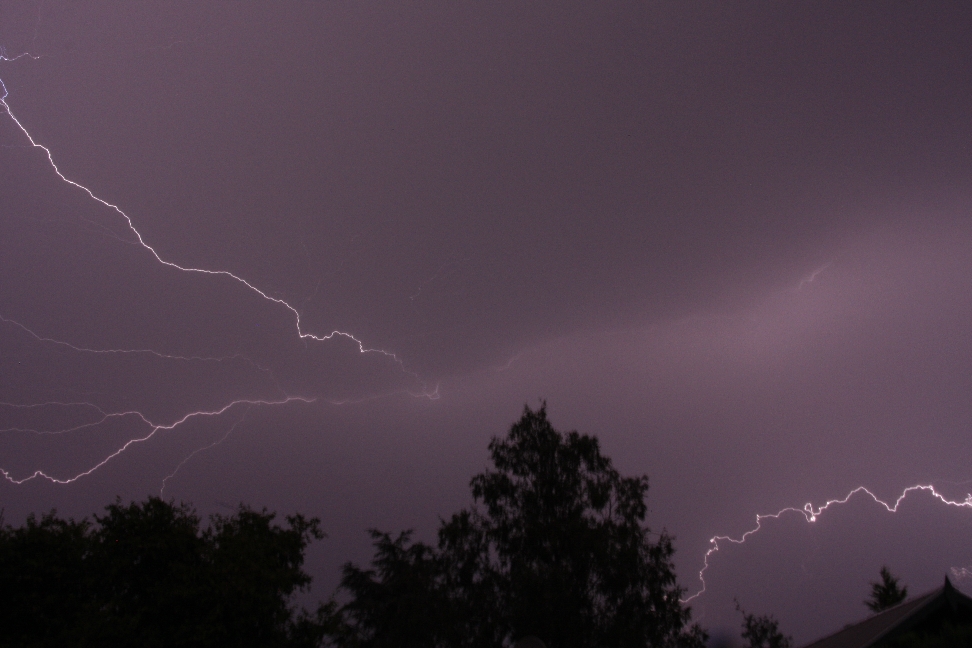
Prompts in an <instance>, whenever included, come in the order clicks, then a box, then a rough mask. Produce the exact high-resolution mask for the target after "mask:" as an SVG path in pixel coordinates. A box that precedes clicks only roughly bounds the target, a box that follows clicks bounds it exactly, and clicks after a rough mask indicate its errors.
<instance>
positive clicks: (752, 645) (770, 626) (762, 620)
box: [736, 602, 793, 648]
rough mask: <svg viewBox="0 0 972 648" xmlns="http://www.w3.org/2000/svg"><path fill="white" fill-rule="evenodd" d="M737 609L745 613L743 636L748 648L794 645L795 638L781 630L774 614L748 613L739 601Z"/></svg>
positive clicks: (779, 647) (782, 647) (775, 647)
mask: <svg viewBox="0 0 972 648" xmlns="http://www.w3.org/2000/svg"><path fill="white" fill-rule="evenodd" d="M736 610H738V611H739V612H740V613H741V614H742V615H743V622H742V638H743V640H744V641H745V642H746V646H748V648H790V646H792V645H793V638H792V637H789V636H787V635H784V634H783V633H782V632H781V631H780V624H779V621H777V620H776V619H775V618H774V617H773V616H772V615H763V616H756V615H755V614H751V613H748V612H746V611H745V610H743V609H742V607H740V606H739V603H738V602H737V603H736Z"/></svg>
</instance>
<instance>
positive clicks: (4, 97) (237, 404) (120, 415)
mask: <svg viewBox="0 0 972 648" xmlns="http://www.w3.org/2000/svg"><path fill="white" fill-rule="evenodd" d="M39 58H41V57H40V56H35V55H33V54H30V53H28V52H24V53H22V54H18V55H16V56H9V55H8V54H7V51H6V50H5V49H4V48H3V47H2V46H0V63H13V62H15V61H19V60H21V59H27V60H37V59H39ZM8 97H9V91H8V89H7V86H6V84H5V83H4V82H3V80H2V79H0V107H2V112H3V113H5V114H6V116H7V117H8V118H9V119H10V121H11V122H12V123H13V124H14V125H15V126H16V128H17V129H18V130H19V131H20V132H21V133H22V134H23V137H24V138H25V139H26V142H27V143H29V148H34V149H39V150H41V151H43V153H44V155H45V157H46V158H47V161H48V163H49V164H50V167H51V169H52V170H53V172H54V173H55V174H56V176H57V177H58V178H59V179H60V180H61V181H62V182H64V183H66V184H68V185H70V186H71V187H73V188H75V189H77V190H79V191H81V192H83V193H84V194H85V195H87V197H88V198H89V199H91V200H93V201H95V202H97V203H99V204H101V205H102V206H104V207H106V208H108V209H109V210H111V211H112V212H114V213H115V214H116V215H117V216H119V217H121V219H122V220H123V221H124V223H125V225H126V226H127V228H128V230H129V231H130V233H131V239H130V240H125V239H123V238H122V237H120V236H118V235H117V234H115V233H114V232H111V231H107V230H106V231H107V233H108V234H109V235H111V236H112V237H114V238H116V239H118V240H121V241H122V242H125V243H128V244H132V245H138V246H141V247H142V248H144V250H145V251H146V252H148V253H149V254H150V255H151V257H152V258H153V259H154V260H155V261H156V262H158V263H160V264H162V265H164V266H166V267H168V268H171V269H173V270H176V271H179V272H183V273H188V274H192V275H200V276H208V277H212V278H214V279H223V280H229V281H232V282H236V283H238V284H242V285H243V286H244V287H246V289H248V290H249V291H250V292H252V293H254V294H256V295H257V296H258V297H260V298H261V299H263V300H266V301H269V302H272V303H273V304H275V305H277V306H279V307H281V308H282V309H286V310H287V311H289V312H290V314H291V315H292V316H293V321H294V327H295V332H296V335H297V337H298V338H299V339H301V340H304V341H305V342H319V343H325V342H328V341H331V340H335V339H338V338H344V339H346V340H349V341H351V342H352V343H354V345H356V346H357V349H358V352H359V353H361V354H377V355H380V356H383V357H386V358H388V359H390V360H391V361H393V362H394V363H395V364H397V366H398V368H399V369H400V370H401V371H402V372H403V373H405V374H407V375H409V376H411V377H413V378H415V379H416V380H417V381H418V383H419V384H420V385H421V392H420V393H414V392H412V391H410V390H397V391H394V392H392V393H400V392H401V391H404V392H405V393H408V394H409V395H411V396H414V397H425V398H428V399H430V400H435V399H437V398H439V391H438V385H436V386H435V388H433V389H430V388H429V386H428V385H427V384H426V383H425V382H424V381H423V380H422V379H421V377H420V376H419V375H418V374H417V373H415V372H413V371H411V370H409V369H408V368H407V367H406V366H405V364H404V362H403V361H402V359H401V358H400V357H399V356H398V355H397V354H395V353H393V352H391V351H388V350H386V349H381V348H373V347H369V346H366V345H365V343H364V342H363V341H362V340H361V339H359V338H358V337H356V336H355V335H353V334H352V333H350V332H347V331H341V330H337V329H335V330H332V331H331V332H330V333H326V334H322V333H313V332H310V331H307V330H305V328H304V326H303V323H302V322H301V317H300V311H299V310H298V309H297V308H295V307H294V306H293V305H291V304H290V303H289V302H287V301H286V300H284V299H283V298H281V297H276V296H274V295H271V294H269V293H267V292H265V291H264V290H262V289H260V288H259V287H257V286H256V285H255V284H253V283H251V282H250V281H248V280H246V279H245V278H243V277H241V276H239V275H236V274H234V273H232V272H229V271H227V270H219V269H215V270H214V269H207V268H197V267H188V266H182V265H179V264H177V263H173V262H172V261H168V260H166V259H164V258H163V257H162V255H160V254H159V252H158V251H157V250H156V249H155V248H154V247H152V246H151V245H150V244H149V243H148V242H147V241H146V240H145V239H144V237H143V236H142V234H141V232H139V231H138V229H137V228H136V227H135V223H134V221H133V219H132V218H131V217H130V216H129V215H128V214H127V213H126V212H125V211H123V210H122V209H121V208H120V207H119V206H118V205H115V204H113V203H111V202H109V201H107V200H105V199H103V198H101V197H99V196H97V195H96V194H95V193H94V192H93V191H92V190H91V189H90V188H88V187H86V186H84V185H82V184H80V183H78V182H76V181H74V180H71V179H70V178H68V177H67V176H65V175H64V173H62V172H61V170H60V168H58V166H57V164H56V163H55V161H54V156H53V154H52V152H51V150H50V149H49V148H48V147H46V146H44V145H43V144H41V143H39V142H38V141H37V140H36V139H35V138H34V137H33V136H32V135H31V133H30V132H29V131H28V130H27V128H26V127H25V126H24V125H23V123H22V122H21V121H20V120H19V119H18V118H17V116H16V115H15V114H14V112H13V110H12V109H11V107H10V104H9V103H8ZM24 148H28V146H26V145H25V146H24ZM94 225H98V224H94ZM98 226H99V227H102V229H104V227H103V226H100V225H98ZM0 323H2V324H4V325H7V326H11V327H16V328H18V329H20V330H21V331H22V332H24V333H26V334H27V335H29V336H30V337H32V338H33V339H34V340H35V341H36V342H39V343H43V344H51V345H57V346H61V347H64V348H67V349H70V350H71V351H74V352H77V353H84V354H100V355H115V354H130V355H147V356H152V357H155V358H159V359H162V360H166V361H183V362H225V361H230V360H240V361H243V362H246V363H248V364H249V365H251V366H252V367H253V368H254V369H257V370H258V371H260V372H263V373H265V374H267V375H269V376H270V378H271V379H272V381H273V383H274V385H275V386H276V387H277V389H278V390H279V392H280V394H282V396H281V397H279V398H276V399H237V400H232V401H230V402H229V403H226V404H225V405H223V406H221V407H219V408H216V409H211V410H198V411H192V412H189V413H187V414H184V415H183V416H182V417H181V418H179V419H177V420H174V421H172V422H169V423H158V422H154V421H152V420H150V419H149V418H148V417H146V416H145V415H144V414H143V413H142V412H140V411H138V410H126V411H117V412H113V411H105V410H104V409H102V408H101V407H99V406H98V405H96V404H93V403H87V402H83V403H74V402H72V403H63V402H55V401H48V402H43V403H34V404H14V403H0V406H5V407H10V408H31V409H35V408H36V409H40V408H47V407H51V408H53V407H80V408H88V409H90V410H92V411H93V412H94V413H95V414H96V415H98V417H99V418H98V419H97V420H95V421H92V422H88V423H81V424H77V425H73V426H70V427H65V428H61V429H54V430H47V429H34V428H28V427H23V428H21V427H10V428H6V429H0V433H18V432H19V433H31V434H35V435H64V434H70V433H75V432H79V431H81V430H86V429H91V428H94V427H96V426H99V425H102V424H104V423H106V422H108V421H110V420H113V419H129V418H130V419H134V421H135V424H136V425H137V426H147V431H146V432H145V433H144V434H139V435H137V436H135V437H134V438H131V439H129V440H128V441H126V442H125V443H123V444H122V445H121V446H120V447H118V448H117V449H116V450H114V451H113V452H112V453H111V454H109V455H108V456H107V457H105V458H104V459H102V460H101V461H99V462H97V463H96V464H94V465H93V466H90V467H89V468H87V469H86V470H84V471H81V472H78V473H76V474H73V475H70V476H56V475H51V474H48V473H46V472H44V471H43V470H35V471H34V472H33V473H32V474H30V475H28V476H26V477H20V478H18V477H16V476H14V475H13V474H12V472H11V471H10V470H7V469H5V468H2V467H0V475H2V476H3V478H4V479H5V480H6V481H8V482H10V483H11V484H16V485H20V484H24V483H27V482H30V481H33V480H46V481H48V482H51V483H53V484H60V485H65V484H71V483H74V482H76V481H77V480H79V479H81V478H83V477H87V476H89V475H91V474H92V473H94V472H95V471H97V470H98V469H100V468H102V467H103V466H105V465H106V464H108V463H109V462H111V461H113V460H114V459H116V458H117V457H119V456H120V455H122V454H123V453H124V452H125V451H126V450H128V449H129V448H131V447H132V446H135V445H137V444H141V443H146V442H148V441H149V440H150V439H152V438H153V437H155V436H156V435H157V434H159V433H161V432H167V431H171V430H174V429H176V428H178V427H179V426H181V425H183V424H184V423H186V422H187V421H190V420H192V419H198V418H218V417H220V416H221V415H223V414H225V413H227V412H229V411H230V410H232V409H234V408H245V411H244V413H243V415H242V416H241V417H240V418H239V419H238V420H237V421H236V422H235V423H234V424H233V425H232V426H231V427H230V428H229V429H228V430H227V431H226V432H225V433H224V434H223V435H222V436H221V437H220V438H219V439H218V440H217V441H216V442H214V443H211V444H209V445H207V446H203V447H201V448H197V449H196V450H194V451H193V452H192V453H190V454H189V455H188V456H187V457H185V458H184V459H183V460H182V461H181V462H180V463H179V464H178V465H177V466H176V467H175V469H174V470H173V471H172V473H170V474H169V475H168V476H166V477H165V478H164V479H163V481H162V489H163V491H164V489H165V485H166V482H167V480H169V479H170V478H172V477H173V476H174V475H175V474H176V473H177V472H178V471H179V469H180V468H182V467H183V466H184V465H185V464H186V463H187V462H188V461H189V460H190V459H191V458H192V457H193V456H195V455H196V454H198V453H199V452H201V451H203V450H206V449H208V448H212V447H214V446H216V445H219V444H220V443H222V442H223V441H224V440H225V439H226V438H227V437H228V436H229V435H230V434H232V432H233V431H234V430H235V429H236V428H237V427H238V426H239V424H240V423H241V422H242V421H243V420H244V418H245V417H246V413H247V412H248V411H249V410H250V409H251V408H253V407H257V406H267V407H269V406H283V405H286V404H288V403H295V402H299V403H305V404H308V403H314V402H317V401H318V400H319V399H318V397H311V396H292V395H288V394H286V392H285V391H284V390H283V389H282V388H281V387H280V385H279V383H277V381H276V379H275V378H274V376H273V373H272V372H271V371H270V369H269V368H267V367H263V366H261V365H259V364H257V363H256V362H254V361H253V360H252V359H250V358H248V357H246V356H244V355H242V354H235V355H231V356H224V357H208V356H188V355H186V356H184V355H176V354H168V353H163V352H161V351H157V350H154V349H122V348H119V349H110V348H91V347H87V346H81V345H77V344H73V343H71V342H68V341H65V340H59V339H55V338H51V337H47V336H45V335H42V334H40V333H37V332H35V331H34V330H32V329H30V328H28V327H27V326H25V325H24V324H22V323H20V322H18V321H15V320H13V319H10V318H8V317H5V316H4V315H2V314H0ZM384 395H387V394H384ZM376 397H378V396H376ZM370 399H371V398H365V399H361V401H363V400H370ZM321 400H325V399H321ZM361 401H356V400H353V399H346V400H343V401H330V400H328V401H327V402H329V403H333V404H343V403H352V402H361Z"/></svg>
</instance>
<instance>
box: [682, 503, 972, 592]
mask: <svg viewBox="0 0 972 648" xmlns="http://www.w3.org/2000/svg"><path fill="white" fill-rule="evenodd" d="M916 492H924V493H928V494H930V495H931V496H932V497H933V498H934V499H935V500H936V501H938V502H939V503H940V504H944V505H945V506H949V507H955V508H960V509H972V494H968V495H966V496H965V499H962V500H954V499H949V498H948V497H946V496H945V495H943V494H942V493H941V492H939V491H938V490H936V489H935V486H934V485H932V484H915V485H913V486H908V487H907V488H905V489H904V490H903V491H901V494H900V495H899V496H898V497H897V499H895V500H894V502H893V503H889V502H887V501H885V500H882V499H881V498H879V497H878V496H877V495H875V494H874V493H873V492H872V491H870V490H869V489H868V488H866V487H864V486H858V487H857V488H855V489H853V490H851V491H850V492H849V493H847V495H845V496H844V497H842V498H839V499H832V500H827V502H825V503H824V504H822V505H820V506H817V507H815V506H814V505H813V504H812V503H810V502H807V503H806V504H804V505H803V506H802V507H800V508H796V507H791V506H788V507H786V508H782V509H780V510H779V511H777V512H776V513H769V514H757V515H756V526H755V527H753V528H752V529H750V530H748V531H746V532H745V533H743V534H742V535H740V536H738V537H735V538H734V537H732V536H728V535H717V536H713V537H712V538H710V539H709V545H710V546H709V549H708V550H707V551H706V552H705V555H704V556H703V560H702V562H703V566H702V568H701V569H700V570H699V582H700V583H701V584H702V585H701V587H700V588H699V590H698V591H697V592H695V593H694V594H692V595H691V596H688V597H686V598H684V599H682V602H683V603H688V602H690V601H693V600H695V599H697V598H698V597H700V596H702V595H703V594H705V591H706V582H705V572H706V571H707V570H708V569H709V566H710V565H709V559H710V558H711V557H712V556H713V555H714V554H716V553H718V552H719V550H720V549H721V548H722V545H721V544H720V543H726V544H735V545H741V544H744V543H745V542H746V541H747V540H748V539H749V538H750V537H751V536H753V535H755V534H756V533H758V532H759V531H761V530H762V529H763V521H764V520H779V519H780V518H781V517H783V516H784V515H790V514H793V515H798V516H802V517H803V518H804V519H805V520H806V521H807V522H808V523H814V522H816V521H817V520H818V519H819V518H820V516H821V515H823V514H824V513H825V512H826V511H827V510H828V509H830V508H832V507H835V506H840V505H841V504H846V503H847V502H849V501H850V499H851V498H852V497H854V496H855V495H860V494H863V495H864V496H867V497H870V498H871V500H873V501H874V503H875V504H877V505H879V506H880V507H882V508H883V509H884V510H885V511H887V512H888V513H896V512H897V511H898V507H899V506H900V505H901V503H902V502H903V501H904V500H905V499H906V498H907V497H908V495H909V494H911V493H916ZM952 571H953V574H954V575H955V576H956V577H964V576H965V575H966V572H967V571H968V570H966V569H965V568H954V567H953V568H952Z"/></svg>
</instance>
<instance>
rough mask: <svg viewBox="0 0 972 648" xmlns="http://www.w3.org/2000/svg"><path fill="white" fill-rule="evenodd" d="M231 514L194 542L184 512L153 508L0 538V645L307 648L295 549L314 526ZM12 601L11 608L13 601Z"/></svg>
mask: <svg viewBox="0 0 972 648" xmlns="http://www.w3.org/2000/svg"><path fill="white" fill-rule="evenodd" d="M274 517H275V516H274V514H272V513H268V512H266V511H265V510H264V511H253V510H251V509H249V508H246V507H240V509H239V510H238V511H237V512H236V514H234V515H232V516H214V518H213V519H212V525H211V526H210V527H209V528H208V529H206V530H203V531H200V528H199V518H198V517H197V516H196V515H195V513H194V512H193V510H192V509H191V508H190V507H188V506H186V505H180V506H175V505H173V504H171V503H169V502H164V501H162V500H161V499H158V498H154V497H153V498H149V499H148V500H147V501H145V502H143V503H132V504H130V505H128V506H123V505H121V504H120V503H116V504H112V505H110V506H108V507H107V511H106V515H104V516H103V517H98V516H95V521H94V523H89V522H88V521H82V522H74V521H73V520H61V519H59V518H57V517H56V515H55V514H54V513H53V512H52V513H50V514H48V515H45V516H43V517H42V518H41V519H40V521H38V520H37V519H36V518H34V517H30V518H28V519H27V522H26V524H25V525H24V526H22V527H20V528H16V529H15V528H12V527H10V526H4V527H2V528H0V591H2V592H5V593H6V594H8V596H6V597H5V600H6V603H5V604H4V605H2V606H0V628H3V632H2V634H3V639H2V641H3V642H4V645H15V646H67V645H88V646H228V645H232V646H316V645H319V644H320V643H321V638H322V636H323V634H324V627H323V625H322V619H323V618H324V616H325V613H326V612H327V608H326V607H322V608H321V609H320V610H318V614H317V615H316V616H315V617H312V616H310V615H309V614H307V613H306V612H304V611H303V610H298V609H297V608H296V607H295V606H294V605H293V603H292V597H293V595H294V594H295V593H296V592H298V591H300V590H303V589H306V588H307V586H308V585H309V583H310V577H309V576H308V575H307V574H306V573H304V571H303V569H302V565H303V560H304V549H305V548H306V546H307V545H308V543H309V542H311V541H312V540H315V539H319V538H321V537H322V533H321V531H320V530H319V528H318V522H317V520H307V519H305V518H304V517H303V516H300V515H295V516H291V517H288V518H287V525H286V526H285V527H281V526H280V525H278V524H275V523H274V522H273V520H274ZM14 592H15V593H16V595H15V596H9V594H11V593H14Z"/></svg>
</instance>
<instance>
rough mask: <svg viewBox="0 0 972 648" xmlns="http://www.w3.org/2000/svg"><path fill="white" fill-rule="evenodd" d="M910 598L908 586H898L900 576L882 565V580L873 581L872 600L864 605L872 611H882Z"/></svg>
mask: <svg viewBox="0 0 972 648" xmlns="http://www.w3.org/2000/svg"><path fill="white" fill-rule="evenodd" d="M906 598H908V588H907V587H900V588H899V587H898V578H897V577H895V576H892V575H891V572H890V571H888V568H887V567H881V582H880V583H871V600H869V601H864V605H866V606H867V607H868V608H870V610H871V612H881V611H882V610H887V609H888V608H890V607H894V606H895V605H897V604H898V603H901V602H902V601H903V600H905V599H906Z"/></svg>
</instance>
